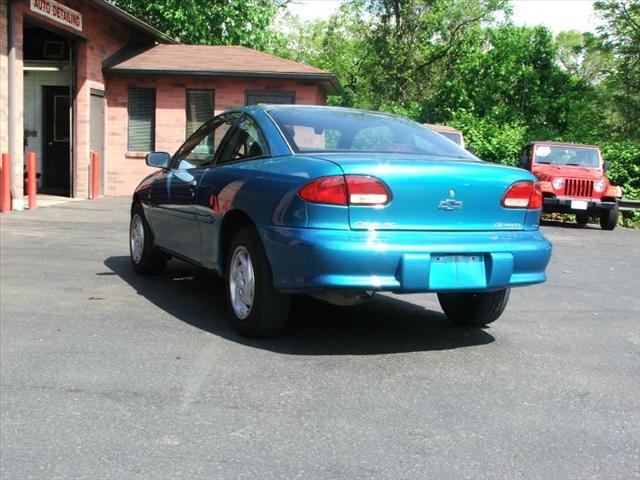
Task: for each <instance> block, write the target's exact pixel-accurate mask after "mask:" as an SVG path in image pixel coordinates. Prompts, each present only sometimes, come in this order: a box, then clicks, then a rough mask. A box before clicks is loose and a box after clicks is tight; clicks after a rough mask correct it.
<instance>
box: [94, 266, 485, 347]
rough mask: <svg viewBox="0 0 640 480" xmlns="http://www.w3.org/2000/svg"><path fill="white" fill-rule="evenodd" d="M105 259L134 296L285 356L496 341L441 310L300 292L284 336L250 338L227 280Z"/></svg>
mask: <svg viewBox="0 0 640 480" xmlns="http://www.w3.org/2000/svg"><path fill="white" fill-rule="evenodd" d="M104 264H105V265H106V266H107V267H108V268H109V269H110V270H111V271H112V272H114V273H115V274H116V275H118V276H119V277H120V278H122V279H123V280H124V281H126V282H127V283H128V284H129V285H131V286H132V287H133V288H134V289H135V290H136V291H137V292H138V294H139V295H142V296H143V297H145V298H146V299H147V300H149V301H150V302H152V303H153V304H155V305H156V306H158V307H159V308H161V309H163V310H164V311H166V312H167V313H169V314H170V315H172V316H174V317H175V318H177V319H179V320H181V321H183V322H186V323H188V324H190V325H193V326H194V327H196V328H199V329H201V330H204V331H207V332H211V333H213V334H215V335H219V336H221V337H224V338H227V339H229V340H232V341H235V342H238V343H240V344H243V345H248V346H251V347H255V348H261V349H265V350H270V351H274V352H279V353H284V354H289V355H371V354H386V353H401V352H414V351H429V350H449V349H455V348H460V347H468V346H475V345H485V344H488V343H491V342H493V341H494V340H495V339H494V337H493V336H492V335H491V334H489V333H488V332H487V331H485V330H482V329H473V328H463V327H457V326H455V325H452V324H451V323H450V322H448V321H447V319H446V318H445V316H444V315H443V314H442V313H440V312H435V311H431V310H427V309H425V308H424V307H421V306H420V305H416V304H413V303H409V302H405V301H403V300H400V299H398V298H394V297H388V296H383V295H376V297H374V298H373V299H372V300H370V301H369V302H366V303H364V304H362V305H358V306H355V307H334V306H332V305H329V304H326V303H324V302H321V301H318V300H314V299H311V298H306V297H297V298H296V299H295V301H294V304H293V309H292V314H291V321H290V325H289V327H288V329H287V331H286V332H285V334H284V335H283V336H281V337H279V338H273V339H247V338H244V337H241V336H239V335H238V334H236V333H235V331H234V330H233V329H232V327H231V324H230V321H229V319H228V314H227V311H226V305H225V296H224V284H223V282H222V281H221V280H220V279H218V278H216V277H215V276H214V275H213V274H211V273H209V272H207V271H204V270H202V269H199V268H197V267H195V266H192V265H190V264H188V263H185V262H182V261H177V260H171V261H170V262H169V263H168V265H167V270H166V271H165V273H164V274H163V275H161V276H159V277H144V276H141V275H138V274H136V273H135V272H134V271H133V269H132V268H131V263H130V260H129V257H128V256H117V257H109V258H107V259H106V260H105V262H104ZM97 275H104V273H98V274H97Z"/></svg>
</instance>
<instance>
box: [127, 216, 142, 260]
mask: <svg viewBox="0 0 640 480" xmlns="http://www.w3.org/2000/svg"><path fill="white" fill-rule="evenodd" d="M129 242H130V244H131V259H132V260H133V263H140V261H141V260H142V252H143V251H144V225H143V223H142V218H140V215H138V214H135V215H134V216H133V218H132V219H131V228H130V230H129Z"/></svg>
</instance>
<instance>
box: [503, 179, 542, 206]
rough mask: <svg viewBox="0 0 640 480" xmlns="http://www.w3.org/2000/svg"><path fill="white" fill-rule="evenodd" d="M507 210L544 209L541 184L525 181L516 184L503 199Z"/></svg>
mask: <svg viewBox="0 0 640 480" xmlns="http://www.w3.org/2000/svg"><path fill="white" fill-rule="evenodd" d="M502 206H503V207H505V208H526V209H528V210H537V209H539V208H542V189H541V188H540V184H538V183H534V182H529V181H524V182H517V183H514V184H513V185H511V186H510V187H509V190H507V193H505V194H504V197H502Z"/></svg>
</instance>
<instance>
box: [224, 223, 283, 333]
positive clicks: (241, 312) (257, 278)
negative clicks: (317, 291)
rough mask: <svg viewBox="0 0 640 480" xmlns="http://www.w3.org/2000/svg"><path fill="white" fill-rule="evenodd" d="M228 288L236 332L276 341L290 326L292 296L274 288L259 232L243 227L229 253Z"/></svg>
mask: <svg viewBox="0 0 640 480" xmlns="http://www.w3.org/2000/svg"><path fill="white" fill-rule="evenodd" d="M225 272H226V275H225V287H226V295H227V305H228V307H229V312H230V314H231V321H232V323H233V327H234V328H235V329H236V331H237V332H238V333H239V334H241V335H243V336H245V337H251V338H264V337H275V336H277V335H280V334H281V333H282V332H283V331H284V329H285V328H286V326H287V322H288V320H289V312H290V309H291V295H285V294H282V293H280V292H278V291H277V290H276V289H275V288H274V287H273V274H272V272H271V266H270V265H269V261H268V259H267V255H266V254H265V251H264V247H263V246H262V241H261V240H260V236H259V235H258V232H256V230H255V229H254V228H251V227H244V228H242V229H241V230H239V231H238V232H237V233H236V234H235V235H234V236H233V238H232V240H231V242H230V244H229V248H228V250H227V262H226V270H225Z"/></svg>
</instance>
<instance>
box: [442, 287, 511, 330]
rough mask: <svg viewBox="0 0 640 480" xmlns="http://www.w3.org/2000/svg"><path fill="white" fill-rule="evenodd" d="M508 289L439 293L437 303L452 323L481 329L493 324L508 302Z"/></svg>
mask: <svg viewBox="0 0 640 480" xmlns="http://www.w3.org/2000/svg"><path fill="white" fill-rule="evenodd" d="M509 292H510V289H508V288H505V289H504V290H498V291H497V292H483V293H439V294H438V301H439V302H440V306H441V307H442V310H443V311H444V313H445V315H446V316H447V317H448V318H449V320H451V321H452V322H453V323H455V324H457V325H464V326H467V327H482V326H484V325H488V324H490V323H492V322H495V321H496V320H497V319H498V318H499V317H500V315H502V312H504V309H505V307H506V306H507V302H508V301H509Z"/></svg>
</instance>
